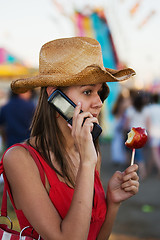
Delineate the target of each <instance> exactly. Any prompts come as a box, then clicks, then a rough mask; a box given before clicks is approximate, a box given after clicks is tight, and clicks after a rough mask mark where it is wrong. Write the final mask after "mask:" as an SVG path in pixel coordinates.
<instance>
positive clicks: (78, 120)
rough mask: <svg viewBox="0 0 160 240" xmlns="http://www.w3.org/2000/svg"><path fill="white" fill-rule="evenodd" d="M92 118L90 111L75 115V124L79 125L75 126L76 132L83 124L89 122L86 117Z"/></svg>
mask: <svg viewBox="0 0 160 240" xmlns="http://www.w3.org/2000/svg"><path fill="white" fill-rule="evenodd" d="M90 118H93V116H92V114H91V113H90V112H82V113H80V114H78V115H77V117H76V124H77V126H79V128H76V130H77V133H78V132H79V131H80V130H81V128H82V127H83V125H84V124H86V122H87V123H89V122H90V121H89V120H88V119H90Z"/></svg>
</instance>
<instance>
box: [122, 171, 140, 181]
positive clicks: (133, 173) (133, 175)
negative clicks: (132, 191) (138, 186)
mask: <svg viewBox="0 0 160 240" xmlns="http://www.w3.org/2000/svg"><path fill="white" fill-rule="evenodd" d="M130 179H133V180H136V181H138V180H139V177H138V175H137V173H136V172H131V173H129V174H127V175H124V176H123V181H124V182H126V181H128V180H130Z"/></svg>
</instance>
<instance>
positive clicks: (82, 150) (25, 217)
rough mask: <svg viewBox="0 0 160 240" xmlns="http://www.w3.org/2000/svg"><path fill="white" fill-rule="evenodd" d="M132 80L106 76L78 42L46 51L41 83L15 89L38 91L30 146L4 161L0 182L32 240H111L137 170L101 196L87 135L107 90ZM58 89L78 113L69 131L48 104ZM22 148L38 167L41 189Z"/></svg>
mask: <svg viewBox="0 0 160 240" xmlns="http://www.w3.org/2000/svg"><path fill="white" fill-rule="evenodd" d="M134 74H135V73H134V71H133V70H132V69H124V70H121V71H116V70H111V69H105V68H104V66H103V62H102V53H101V48H100V45H99V43H98V42H97V41H96V40H94V39H91V38H85V37H75V38H67V39H58V40H54V41H51V42H49V43H46V44H45V45H44V46H43V47H42V49H41V52H40V67H39V75H38V76H35V77H32V78H29V79H20V80H16V81H14V82H13V83H12V90H13V91H14V92H25V91H27V90H28V89H32V88H35V87H41V93H40V98H39V103H38V105H37V109H36V112H35V115H34V118H33V122H32V126H31V137H30V139H29V140H28V141H27V142H26V143H24V144H20V145H19V144H17V145H14V146H12V147H11V148H10V149H9V150H8V151H6V153H5V154H4V156H3V166H4V171H5V181H6V182H7V183H8V191H9V192H10V196H11V198H12V202H13V205H14V207H15V211H16V213H17V216H18V219H19V222H20V226H21V228H23V227H25V226H28V225H29V226H32V227H33V229H34V233H33V235H34V237H35V238H38V235H40V236H41V238H42V239H47V240H54V239H55V240H59V239H60V240H62V239H65V240H66V239H74V240H75V239H76V240H78V239H79V240H82V239H90V240H94V239H98V240H104V239H108V238H109V236H110V233H111V230H112V226H113V223H114V220H115V217H116V214H117V211H118V209H119V206H120V204H121V202H122V201H124V200H126V199H128V198H129V197H131V196H132V195H134V194H136V193H137V191H138V187H139V183H138V176H137V173H136V171H137V169H138V167H137V165H133V166H130V167H128V168H127V169H126V170H125V172H123V173H122V172H116V173H115V174H114V175H113V177H112V178H111V179H110V181H109V183H108V189H107V193H106V196H105V193H104V190H103V188H102V185H101V182H100V165H101V160H100V152H99V147H98V140H96V141H93V138H92V134H91V132H92V130H93V123H98V116H99V114H100V111H101V108H102V105H103V101H104V100H105V98H106V97H107V95H108V93H109V89H108V86H107V84H106V83H105V82H107V81H119V80H125V79H127V78H129V77H130V76H132V75H134ZM57 88H58V89H60V90H61V91H62V92H64V93H65V94H66V95H67V96H68V97H69V98H70V99H71V100H72V101H73V102H75V104H76V105H77V107H76V108H75V111H74V116H73V120H72V126H71V125H69V124H68V123H67V121H66V120H65V119H64V118H63V117H62V116H60V115H59V114H58V112H56V111H55V110H54V109H53V108H52V106H51V105H50V104H49V103H48V97H49V96H50V95H51V94H52V92H53V91H54V90H55V89H57ZM81 110H82V111H83V112H81ZM26 145H27V146H29V149H31V150H32V151H34V153H35V154H36V156H38V159H39V161H40V163H41V165H42V167H43V171H44V174H45V184H44V185H43V183H42V181H41V177H40V173H39V170H38V168H37V165H36V164H35V161H34V160H33V158H32V156H31V155H30V153H29V151H28V150H26V149H25V148H24V146H26ZM27 234H30V231H29V230H28V231H27Z"/></svg>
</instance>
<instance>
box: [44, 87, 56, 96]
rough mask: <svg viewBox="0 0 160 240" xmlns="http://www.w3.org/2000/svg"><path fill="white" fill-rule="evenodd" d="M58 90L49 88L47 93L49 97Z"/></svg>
mask: <svg viewBox="0 0 160 240" xmlns="http://www.w3.org/2000/svg"><path fill="white" fill-rule="evenodd" d="M56 89H57V88H56V87H47V88H46V91H47V94H48V97H49V96H50V95H51V94H52V93H53V92H54V91H55V90H56Z"/></svg>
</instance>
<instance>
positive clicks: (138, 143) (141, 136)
mask: <svg viewBox="0 0 160 240" xmlns="http://www.w3.org/2000/svg"><path fill="white" fill-rule="evenodd" d="M147 139H148V136H147V132H146V130H145V129H144V128H141V127H137V128H135V127H132V128H131V131H130V132H129V133H128V139H127V141H126V142H125V145H126V146H127V147H129V148H131V149H133V148H142V147H143V146H144V145H145V144H146V142H147Z"/></svg>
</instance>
